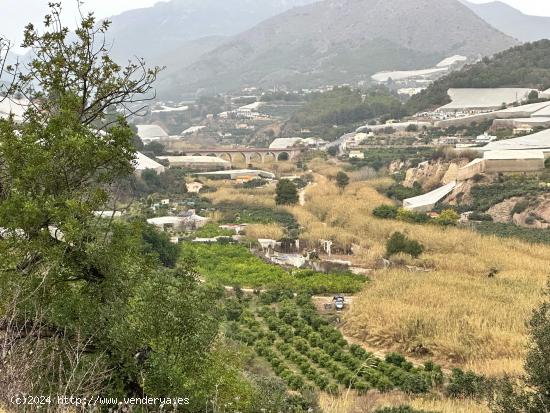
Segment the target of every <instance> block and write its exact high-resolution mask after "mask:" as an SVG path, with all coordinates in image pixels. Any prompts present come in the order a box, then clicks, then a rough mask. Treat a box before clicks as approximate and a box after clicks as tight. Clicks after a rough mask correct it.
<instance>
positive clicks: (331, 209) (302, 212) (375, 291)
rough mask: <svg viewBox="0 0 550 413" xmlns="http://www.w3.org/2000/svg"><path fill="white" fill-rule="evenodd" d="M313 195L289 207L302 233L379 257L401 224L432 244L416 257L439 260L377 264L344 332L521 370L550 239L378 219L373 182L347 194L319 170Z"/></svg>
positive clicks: (491, 369)
mask: <svg viewBox="0 0 550 413" xmlns="http://www.w3.org/2000/svg"><path fill="white" fill-rule="evenodd" d="M307 198H308V202H307V203H306V206H305V207H295V208H293V209H292V212H293V213H294V215H295V216H296V218H297V219H298V221H299V223H300V224H301V225H302V226H303V227H304V228H305V233H304V237H305V238H310V239H311V240H315V239H319V238H325V239H326V238H327V237H330V236H332V237H334V238H335V239H337V240H339V241H340V242H354V243H357V244H359V245H360V246H361V247H362V251H361V252H360V253H359V254H358V255H357V257H356V258H357V259H358V260H359V261H361V262H362V263H363V264H365V265H373V264H374V262H375V261H376V259H378V258H379V257H381V256H382V255H383V254H384V249H385V247H384V244H385V241H386V240H387V238H388V237H389V236H390V234H391V233H392V232H394V231H403V232H405V233H407V234H408V235H409V236H410V237H412V238H414V239H417V240H419V241H421V242H422V243H423V244H424V245H425V246H426V247H427V251H426V253H425V254H424V256H423V257H422V259H421V261H422V262H417V263H416V264H422V263H423V264H428V265H431V266H433V267H434V268H435V269H434V271H432V272H429V273H410V272H408V271H406V270H402V269H391V270H386V271H379V272H377V273H376V274H375V280H374V281H373V282H372V283H370V284H369V285H368V287H367V288H365V290H364V291H363V292H362V293H361V294H360V295H359V296H358V297H357V299H356V301H355V302H354V306H353V308H352V310H351V313H350V314H349V315H348V316H347V317H346V327H345V330H346V332H347V334H349V335H351V336H354V337H356V338H359V339H361V340H364V341H368V342H369V343H371V344H374V345H377V346H381V347H384V348H393V349H399V350H403V351H408V350H411V349H412V348H413V347H415V346H417V345H420V344H421V345H423V346H424V347H427V348H428V349H430V351H432V352H433V353H434V355H435V357H436V358H437V359H439V360H440V361H446V362H447V363H448V364H455V365H463V366H467V367H471V368H474V369H475V370H477V371H479V372H483V373H487V374H499V373H501V372H503V371H507V372H511V373H514V372H518V371H519V370H520V369H521V366H522V360H523V357H524V355H525V345H526V335H525V334H526V328H525V321H526V320H527V319H528V318H529V316H530V314H531V311H532V309H533V308H534V307H535V306H536V304H537V302H538V300H539V297H540V293H541V288H542V287H543V286H544V284H545V282H546V279H547V277H548V256H550V248H548V247H545V246H538V245H536V246H535V245H531V244H527V243H523V242H520V241H516V240H503V239H499V238H495V237H487V236H481V235H478V234H475V233H473V232H471V231H469V230H466V229H455V228H450V229H447V230H443V229H441V228H438V227H434V226H421V225H411V224H406V223H402V222H394V221H382V220H378V219H375V218H374V217H372V216H371V213H370V212H371V211H372V208H374V207H375V206H377V205H379V204H380V203H382V202H385V201H386V200H385V199H384V198H383V197H382V196H381V195H380V194H378V193H377V191H376V190H374V189H373V188H372V187H371V186H370V184H369V183H364V182H362V183H354V184H352V185H350V187H349V188H348V189H347V190H346V192H345V193H344V195H340V194H339V192H338V190H337V189H336V188H335V187H334V186H333V185H332V184H331V183H328V182H327V181H326V180H324V179H323V178H321V179H320V181H319V185H317V186H315V187H314V188H312V189H310V190H309V191H308V196H307ZM323 222H325V223H326V225H324V224H323ZM491 267H497V268H499V270H500V272H499V274H498V275H497V277H496V278H492V279H490V278H487V273H488V271H489V269H490V268H491Z"/></svg>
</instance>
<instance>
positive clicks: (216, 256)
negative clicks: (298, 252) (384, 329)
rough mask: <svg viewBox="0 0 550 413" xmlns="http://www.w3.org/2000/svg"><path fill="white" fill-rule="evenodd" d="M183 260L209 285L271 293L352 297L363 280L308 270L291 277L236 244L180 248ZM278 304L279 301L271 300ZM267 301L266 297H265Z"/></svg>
mask: <svg viewBox="0 0 550 413" xmlns="http://www.w3.org/2000/svg"><path fill="white" fill-rule="evenodd" d="M183 256H184V257H186V256H193V257H194V258H195V259H196V261H197V271H198V272H199V273H200V274H202V275H203V276H204V277H205V278H207V279H208V280H209V281H212V282H218V283H220V284H223V285H235V284H239V285H241V286H243V287H245V286H246V287H262V288H270V289H273V290H276V291H278V290H287V291H288V290H289V289H290V290H292V291H307V292H312V293H316V294H320V293H353V292H357V291H359V290H360V289H361V288H362V286H363V284H364V283H365V281H366V279H365V277H364V276H361V275H355V274H351V273H333V274H325V273H319V272H315V271H311V270H298V271H294V272H293V273H290V272H288V271H286V270H284V269H283V268H281V267H278V266H276V265H272V264H268V263H266V262H264V261H263V260H262V259H260V258H258V257H256V256H255V255H253V254H252V253H251V252H250V251H249V250H248V249H247V248H246V247H244V246H242V245H237V244H227V245H222V244H220V243H218V244H195V243H184V244H183ZM269 295H271V296H272V298H274V299H276V300H277V301H278V300H279V299H280V298H279V297H273V292H270V293H269ZM264 298H265V299H267V297H266V296H264Z"/></svg>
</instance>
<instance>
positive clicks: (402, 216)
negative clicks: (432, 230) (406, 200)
mask: <svg viewBox="0 0 550 413" xmlns="http://www.w3.org/2000/svg"><path fill="white" fill-rule="evenodd" d="M397 219H398V220H399V221H404V222H409V223H411V224H425V223H428V222H430V221H431V218H430V217H429V216H428V215H427V214H426V213H424V212H415V211H409V210H408V209H405V208H399V209H398V211H397Z"/></svg>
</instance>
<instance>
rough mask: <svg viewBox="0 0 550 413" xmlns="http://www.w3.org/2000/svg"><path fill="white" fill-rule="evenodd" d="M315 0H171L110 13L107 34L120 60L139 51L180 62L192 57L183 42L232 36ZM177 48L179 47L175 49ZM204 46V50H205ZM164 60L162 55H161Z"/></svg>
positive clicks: (140, 54)
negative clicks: (169, 57)
mask: <svg viewBox="0 0 550 413" xmlns="http://www.w3.org/2000/svg"><path fill="white" fill-rule="evenodd" d="M312 1H314V0H232V1H219V0H172V1H166V2H165V1H163V2H158V3H157V4H155V5H154V6H153V7H148V8H142V9H135V10H130V11H127V12H125V13H122V14H120V15H118V16H114V17H112V18H111V19H110V20H111V21H112V28H111V30H110V31H109V38H110V39H114V42H113V54H114V55H115V57H117V58H119V59H121V60H127V59H128V58H129V57H131V56H134V55H138V56H142V57H145V58H147V59H149V60H153V61H152V63H154V64H165V63H164V61H160V62H159V61H157V58H158V57H161V56H164V55H166V54H167V53H172V55H173V56H174V58H176V57H177V58H178V59H179V61H178V64H179V65H188V64H190V63H189V62H192V59H191V60H190V59H188V57H187V55H186V54H184V53H180V52H181V48H182V45H185V43H186V42H188V41H192V40H196V39H200V38H203V37H211V36H231V35H235V34H237V33H240V32H242V31H243V30H247V29H249V28H251V27H253V26H254V25H255V24H257V23H259V22H260V21H262V20H265V19H267V18H269V17H271V16H274V15H276V14H278V13H281V12H283V11H285V10H287V9H290V8H292V7H295V6H299V5H303V4H307V3H310V2H312ZM178 49H180V50H178ZM208 50H209V49H206V50H205V51H208ZM161 60H164V59H161Z"/></svg>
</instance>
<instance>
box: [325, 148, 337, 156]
mask: <svg viewBox="0 0 550 413" xmlns="http://www.w3.org/2000/svg"><path fill="white" fill-rule="evenodd" d="M327 153H328V154H329V155H330V156H336V155H338V146H331V147H330V148H328V149H327Z"/></svg>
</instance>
